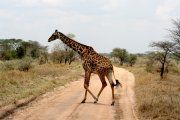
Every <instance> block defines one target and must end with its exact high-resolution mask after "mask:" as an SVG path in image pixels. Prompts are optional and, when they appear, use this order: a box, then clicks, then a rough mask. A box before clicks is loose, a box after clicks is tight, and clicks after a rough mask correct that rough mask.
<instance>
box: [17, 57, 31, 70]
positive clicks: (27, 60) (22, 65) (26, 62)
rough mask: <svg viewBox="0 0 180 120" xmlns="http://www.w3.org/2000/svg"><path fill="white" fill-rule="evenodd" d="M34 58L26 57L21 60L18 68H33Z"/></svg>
mask: <svg viewBox="0 0 180 120" xmlns="http://www.w3.org/2000/svg"><path fill="white" fill-rule="evenodd" d="M32 62H33V60H32V58H30V57H25V58H23V59H22V60H20V61H19V66H18V69H19V70H20V71H28V70H29V69H30V68H32Z"/></svg>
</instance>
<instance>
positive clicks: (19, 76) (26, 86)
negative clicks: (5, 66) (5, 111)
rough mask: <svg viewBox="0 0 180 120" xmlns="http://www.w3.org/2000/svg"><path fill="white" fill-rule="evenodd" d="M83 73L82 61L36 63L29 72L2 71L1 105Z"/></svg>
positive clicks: (44, 90) (35, 93)
mask: <svg viewBox="0 0 180 120" xmlns="http://www.w3.org/2000/svg"><path fill="white" fill-rule="evenodd" d="M82 74H83V69H82V67H81V64H80V62H74V63H72V64H71V65H65V64H44V65H35V66H34V68H32V69H30V70H29V71H28V72H23V71H19V70H8V71H4V70H3V71H0V107H2V106H4V105H7V104H10V103H14V102H16V101H17V100H19V99H22V98H26V97H28V96H30V95H33V96H37V95H40V94H42V93H45V92H47V91H49V90H52V89H53V88H55V87H57V86H60V85H65V84H66V83H68V82H70V81H73V80H77V79H78V78H79V77H80V75H82Z"/></svg>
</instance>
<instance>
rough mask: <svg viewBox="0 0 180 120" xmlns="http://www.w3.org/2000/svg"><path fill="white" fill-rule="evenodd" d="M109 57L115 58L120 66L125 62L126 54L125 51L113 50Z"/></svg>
mask: <svg viewBox="0 0 180 120" xmlns="http://www.w3.org/2000/svg"><path fill="white" fill-rule="evenodd" d="M111 56H112V57H115V58H117V59H118V60H119V63H120V65H123V63H124V62H125V61H126V60H127V56H128V52H127V51H126V49H121V48H114V49H113V51H112V52H111Z"/></svg>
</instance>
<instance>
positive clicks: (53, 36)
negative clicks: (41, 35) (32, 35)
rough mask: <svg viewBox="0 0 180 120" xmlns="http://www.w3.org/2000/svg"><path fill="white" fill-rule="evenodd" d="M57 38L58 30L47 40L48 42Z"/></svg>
mask: <svg viewBox="0 0 180 120" xmlns="http://www.w3.org/2000/svg"><path fill="white" fill-rule="evenodd" d="M58 38H59V32H58V30H55V32H54V33H53V34H52V35H51V37H50V38H49V39H48V42H51V41H54V40H56V39H58Z"/></svg>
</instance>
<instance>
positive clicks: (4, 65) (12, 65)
mask: <svg viewBox="0 0 180 120" xmlns="http://www.w3.org/2000/svg"><path fill="white" fill-rule="evenodd" d="M16 65H17V61H15V60H10V61H5V62H1V63H0V66H1V69H2V70H14V69H16V68H17V66H16Z"/></svg>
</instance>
